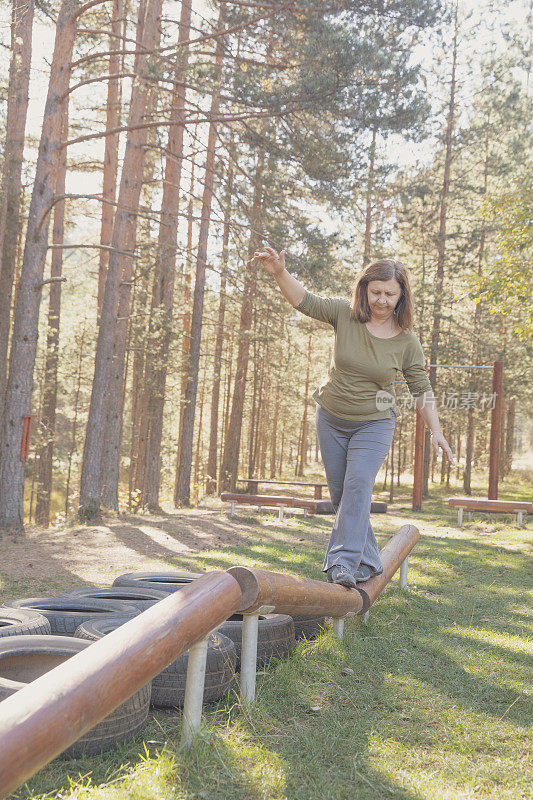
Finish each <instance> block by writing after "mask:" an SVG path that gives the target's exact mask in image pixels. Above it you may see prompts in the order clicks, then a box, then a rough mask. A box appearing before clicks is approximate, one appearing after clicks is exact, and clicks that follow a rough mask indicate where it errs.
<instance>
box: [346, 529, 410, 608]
mask: <svg viewBox="0 0 533 800" xmlns="http://www.w3.org/2000/svg"><path fill="white" fill-rule="evenodd" d="M419 538H420V532H419V530H418V528H415V526H414V525H402V527H401V528H400V530H399V531H398V532H397V533H395V534H394V536H393V537H392V538H391V539H389V541H388V542H387V544H386V545H385V547H384V548H383V550H381V552H380V556H381V563H382V564H383V572H382V574H381V575H376V576H375V577H374V578H370V580H368V581H366V583H358V584H357V591H358V592H359V593H360V595H361V597H362V600H363V608H362V611H361V612H360V613H362V614H365V613H366V612H367V611H368V609H369V608H370V606H372V605H373V604H374V603H375V602H376V600H377V598H378V597H379V595H380V594H381V592H382V591H383V589H384V588H385V586H386V585H387V584H388V582H389V581H390V580H391V578H392V576H393V575H394V573H395V572H396V570H397V569H398V568H399V567H400V566H401V564H402V562H403V561H404V559H405V558H406V557H407V556H408V555H409V553H410V552H411V550H412V549H413V547H414V546H415V544H416V543H417V541H418V540H419Z"/></svg>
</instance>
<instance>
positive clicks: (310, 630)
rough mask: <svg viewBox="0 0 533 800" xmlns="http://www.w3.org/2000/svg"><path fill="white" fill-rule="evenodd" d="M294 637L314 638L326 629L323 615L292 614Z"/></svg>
mask: <svg viewBox="0 0 533 800" xmlns="http://www.w3.org/2000/svg"><path fill="white" fill-rule="evenodd" d="M292 618H293V620H294V636H295V638H296V639H304V638H305V639H316V638H317V636H322V634H323V633H324V631H325V630H326V618H325V617H306V616H302V615H294V614H292Z"/></svg>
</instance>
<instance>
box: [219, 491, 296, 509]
mask: <svg viewBox="0 0 533 800" xmlns="http://www.w3.org/2000/svg"><path fill="white" fill-rule="evenodd" d="M220 499H221V500H224V501H226V502H231V501H233V502H235V503H246V504H247V505H250V506H291V507H292V504H293V501H294V498H293V497H283V496H282V495H277V494H237V493H234V492H222V494H221V495H220Z"/></svg>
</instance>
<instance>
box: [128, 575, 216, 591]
mask: <svg viewBox="0 0 533 800" xmlns="http://www.w3.org/2000/svg"><path fill="white" fill-rule="evenodd" d="M202 574H203V573H201V572H180V571H175V572H126V573H125V574H124V575H119V576H118V578H115V580H114V581H113V586H135V587H140V586H142V587H143V588H144V589H158V590H159V591H161V590H162V591H164V592H169V593H170V592H177V591H178V590H179V589H183V587H184V586H187V585H188V584H189V583H192V581H195V580H196V578H199V577H200V576H201V575H202Z"/></svg>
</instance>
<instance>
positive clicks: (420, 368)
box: [295, 290, 431, 420]
mask: <svg viewBox="0 0 533 800" xmlns="http://www.w3.org/2000/svg"><path fill="white" fill-rule="evenodd" d="M295 308H296V309H297V311H301V312H302V314H306V316H308V317H313V318H314V319H318V320H320V321H322V322H327V323H328V324H329V325H332V326H333V328H334V329H335V347H334V350H333V357H332V359H331V364H330V367H329V374H328V379H327V380H326V381H324V382H323V383H322V384H321V385H320V386H319V387H318V388H317V389H315V391H314V393H313V398H314V399H315V400H316V402H317V403H318V404H319V405H320V406H322V408H324V409H325V410H326V411H329V413H330V414H333V415H334V416H336V417H340V418H341V419H349V420H370V419H386V418H387V417H389V416H390V410H389V409H391V408H392V410H393V411H396V405H395V400H396V394H395V391H394V381H395V380H396V379H397V378H399V377H400V373H401V374H403V376H404V378H405V380H406V382H407V385H408V387H409V391H410V392H411V394H412V395H414V396H415V397H416V396H418V395H421V394H423V393H424V392H426V391H429V390H430V389H431V384H430V382H429V379H428V376H427V373H426V370H425V368H424V353H423V351H422V346H421V344H420V342H419V340H418V338H417V336H416V335H415V334H414V333H412V332H411V331H409V330H405V331H402V332H401V333H398V334H397V335H396V336H391V337H390V338H389V339H382V338H380V337H379V336H374V334H372V333H370V331H369V330H368V328H367V327H366V325H365V324H364V323H362V322H359V321H358V320H356V319H354V318H352V317H351V315H350V303H349V301H348V300H344V299H342V298H338V297H319V296H318V295H316V294H312V293H311V292H309V291H307V290H306V292H305V295H304V297H303V299H302V300H301V302H300V303H299V304H298V305H297V306H295Z"/></svg>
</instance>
